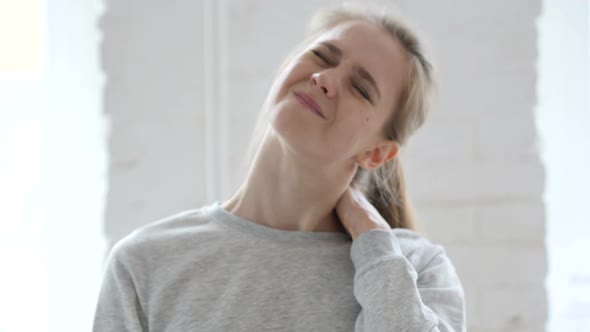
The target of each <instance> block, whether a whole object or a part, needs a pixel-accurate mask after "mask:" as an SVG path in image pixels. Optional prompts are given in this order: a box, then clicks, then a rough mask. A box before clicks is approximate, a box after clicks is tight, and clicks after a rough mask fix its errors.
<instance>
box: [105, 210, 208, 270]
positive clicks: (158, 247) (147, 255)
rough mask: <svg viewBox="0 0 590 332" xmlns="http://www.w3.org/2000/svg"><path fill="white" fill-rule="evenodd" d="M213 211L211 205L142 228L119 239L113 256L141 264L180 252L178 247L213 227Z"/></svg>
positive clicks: (162, 219)
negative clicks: (211, 212)
mask: <svg viewBox="0 0 590 332" xmlns="http://www.w3.org/2000/svg"><path fill="white" fill-rule="evenodd" d="M210 209H211V206H209V205H208V206H203V207H201V208H197V209H192V210H185V211H181V212H178V213H175V214H172V215H169V216H167V217H164V218H161V219H158V220H155V221H152V222H150V223H148V224H146V225H144V226H141V227H139V228H137V229H135V230H134V231H132V232H131V233H129V234H128V235H126V236H124V237H123V238H121V239H120V240H118V241H117V242H116V243H115V245H114V246H113V248H112V249H111V252H110V256H113V259H116V260H121V261H127V262H129V263H130V264H133V265H138V264H139V263H141V261H145V260H147V259H150V260H151V259H153V258H154V257H156V256H161V255H162V254H165V253H166V252H171V253H173V252H177V250H178V249H177V248H179V247H182V246H183V245H186V244H187V243H190V242H194V239H195V237H198V236H199V235H198V234H199V233H202V232H203V231H205V232H206V231H207V229H210V228H211V227H212V226H211V220H212V218H211V217H210ZM134 263H135V264H134Z"/></svg>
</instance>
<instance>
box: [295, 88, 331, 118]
mask: <svg viewBox="0 0 590 332" xmlns="http://www.w3.org/2000/svg"><path fill="white" fill-rule="evenodd" d="M293 94H295V97H297V99H298V100H299V102H300V103H301V104H303V106H305V107H306V108H307V109H309V110H310V111H312V112H314V113H316V114H317V115H319V116H321V117H322V118H324V119H326V116H325V115H324V113H323V112H322V109H321V108H320V105H318V103H316V102H315V100H313V98H312V97H311V96H310V95H308V94H306V93H304V92H297V91H295V92H293Z"/></svg>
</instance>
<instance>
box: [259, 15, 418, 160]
mask: <svg viewBox="0 0 590 332" xmlns="http://www.w3.org/2000/svg"><path fill="white" fill-rule="evenodd" d="M406 68H407V61H406V57H405V51H404V49H403V48H402V46H401V45H400V44H399V42H398V41H397V40H395V39H394V38H393V37H392V36H391V35H390V34H389V33H387V32H386V31H384V30H383V29H382V28H380V27H378V26H376V25H373V24H371V23H367V22H363V21H349V22H346V23H343V24H340V25H337V26H336V27H334V28H332V29H331V30H328V31H327V32H325V33H323V34H322V35H320V36H319V37H318V38H317V39H316V40H315V41H313V42H312V43H311V44H310V45H308V47H307V48H306V49H305V50H304V51H303V52H302V53H300V54H298V55H297V56H296V57H295V58H294V59H293V60H292V61H291V62H290V63H289V64H288V65H287V66H286V68H285V69H284V71H283V72H282V73H281V74H280V76H279V77H278V78H277V80H276V81H275V82H274V85H273V88H272V90H271V92H270V94H269V98H268V103H267V105H268V106H269V111H270V112H271V125H272V127H273V128H274V130H275V131H276V132H277V134H278V136H279V137H280V139H281V141H282V142H283V143H285V144H286V145H287V146H288V147H289V149H290V150H292V151H295V152H296V153H297V154H298V155H300V156H303V157H308V158H313V159H316V160H320V161H322V162H324V163H333V162H339V161H343V160H348V159H350V158H353V157H355V156H357V155H358V154H360V153H364V152H365V151H367V150H370V149H372V148H373V147H374V146H375V144H378V143H379V142H381V141H383V140H384V137H383V131H382V128H383V126H384V124H385V122H386V121H387V120H388V118H389V117H390V115H391V113H392V111H393V108H394V105H395V104H396V102H397V99H398V98H399V93H400V91H401V88H402V86H403V84H404V80H405V77H406V76H407V74H406V73H407V70H406Z"/></svg>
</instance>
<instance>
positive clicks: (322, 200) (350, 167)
mask: <svg viewBox="0 0 590 332" xmlns="http://www.w3.org/2000/svg"><path fill="white" fill-rule="evenodd" d="M269 133H270V134H267V136H265V138H264V141H263V144H262V146H261V148H260V149H259V150H258V153H257V154H256V157H255V159H254V162H253V164H252V167H251V168H250V171H249V172H248V175H247V177H246V179H245V181H244V182H243V183H242V185H241V186H240V188H239V189H238V191H237V192H236V193H235V194H234V195H233V196H232V197H231V198H230V199H229V200H228V201H226V202H224V203H223V204H222V207H223V208H224V209H225V210H227V211H228V212H230V213H232V214H235V215H237V216H240V217H242V218H244V219H247V220H250V221H252V222H255V223H258V224H261V225H265V226H268V227H271V228H276V229H282V230H290V231H306V232H346V231H345V229H344V228H343V226H342V224H341V223H340V221H339V219H338V217H337V215H336V213H335V211H334V208H335V207H336V204H337V203H338V200H339V199H340V197H341V196H342V194H343V193H344V191H345V190H346V188H347V186H348V185H349V183H350V181H351V180H352V177H353V176H354V174H355V171H356V167H357V166H355V165H354V163H353V162H352V161H350V162H347V163H346V165H342V163H340V164H339V165H334V164H332V165H327V166H326V165H317V164H316V165H313V164H310V162H306V161H304V160H301V158H294V156H293V155H292V154H290V153H289V152H288V150H287V149H285V148H283V147H281V144H280V142H279V140H278V137H276V136H273V134H272V130H271V131H269Z"/></svg>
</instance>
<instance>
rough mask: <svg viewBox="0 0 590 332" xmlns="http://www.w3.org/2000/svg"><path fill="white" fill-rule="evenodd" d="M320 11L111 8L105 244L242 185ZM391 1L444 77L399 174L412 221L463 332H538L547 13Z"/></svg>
mask: <svg viewBox="0 0 590 332" xmlns="http://www.w3.org/2000/svg"><path fill="white" fill-rule="evenodd" d="M381 2H385V1H381ZM321 3H328V1H311V0H306V1H297V2H295V1H274V0H247V1H246V0H224V1H219V2H216V1H213V0H211V1H198V2H195V1H176V2H167V3H164V2H162V3H159V2H156V3H146V2H142V1H139V0H135V1H133V0H130V1H113V2H110V3H109V4H108V6H107V12H106V14H105V16H104V18H103V20H102V23H101V27H102V30H103V33H104V43H103V45H102V55H103V69H104V71H105V73H106V75H107V85H106V91H105V107H106V112H107V113H108V114H109V115H110V116H111V118H112V133H111V136H110V149H111V165H110V166H111V168H110V191H109V196H108V206H107V214H106V216H107V218H106V231H107V236H108V237H109V239H110V240H111V241H115V240H117V239H118V238H120V237H121V236H123V235H124V234H126V233H127V232H129V231H130V230H131V229H133V228H135V227H137V226H139V225H141V224H145V223H148V222H150V221H153V220H155V219H156V218H159V217H162V216H164V215H166V214H170V213H173V212H176V211H177V210H179V209H184V208H193V207H198V206H201V205H203V204H206V203H207V202H210V201H211V200H216V199H224V198H227V196H228V195H229V194H230V193H231V192H232V191H233V190H234V189H235V188H236V187H237V185H238V184H239V182H240V181H241V179H242V176H243V173H241V172H240V171H239V170H238V165H239V163H240V162H241V160H242V157H243V153H244V151H245V148H246V146H247V140H248V138H249V135H250V131H251V129H252V127H253V125H254V121H255V119H256V116H257V112H258V109H259V106H260V105H261V103H262V101H263V98H264V96H265V92H266V90H267V89H268V87H269V84H270V78H271V77H272V74H273V72H274V71H275V70H276V69H277V67H278V65H279V64H280V62H281V61H282V58H283V57H284V56H285V55H286V54H287V52H288V51H289V50H290V47H292V46H293V45H294V44H295V43H296V42H297V41H298V40H299V39H300V38H301V36H302V33H303V28H304V23H305V22H306V20H307V18H308V17H309V15H310V14H311V13H312V12H313V10H314V9H315V8H317V7H318V6H319V4H321ZM397 3H398V4H399V5H400V7H401V8H402V9H403V10H404V11H405V12H406V14H407V15H408V16H410V18H412V19H413V20H414V21H415V22H416V23H417V24H418V26H420V27H421V28H422V30H423V31H424V32H425V33H426V34H427V35H428V36H429V39H430V42H431V44H432V47H433V50H434V54H435V56H436V59H437V62H438V64H439V71H440V81H441V82H440V85H441V89H440V90H441V91H440V97H439V99H438V102H437V103H436V107H435V109H434V111H433V114H432V117H431V118H430V120H429V122H428V124H427V125H426V126H425V127H424V128H423V129H422V130H421V131H420V132H419V133H418V134H417V136H416V137H415V139H413V140H412V141H411V142H410V144H409V146H408V150H407V151H406V152H405V165H406V167H405V168H406V170H407V171H406V172H407V175H408V182H409V188H410V191H411V194H412V196H413V198H414V201H415V203H416V206H417V208H418V214H419V217H421V219H422V220H423V224H424V226H425V228H426V230H427V231H428V233H429V234H430V236H431V238H432V239H433V241H435V242H439V243H441V244H443V245H445V246H446V248H447V249H448V252H449V254H450V256H451V258H452V259H453V261H454V263H455V265H456V267H457V269H458V271H459V274H460V276H461V278H462V280H463V283H464V286H465V289H466V295H467V306H468V323H469V328H468V330H469V331H542V330H543V329H544V325H545V320H546V317H547V312H546V311H547V309H546V304H545V301H546V297H545V291H544V279H545V275H546V269H547V266H546V253H545V245H544V239H545V226H544V225H545V214H544V206H543V201H542V194H543V190H544V169H543V166H542V165H541V162H540V159H539V154H538V151H537V149H536V145H535V142H536V139H537V134H536V129H535V122H534V114H533V110H534V107H535V104H536V95H535V87H536V82H537V74H536V72H535V63H536V59H537V44H536V41H537V31H536V26H535V22H536V20H537V17H538V16H539V14H540V10H541V8H540V0H528V1H518V2H515V1H508V0H503V1H486V2H482V1H478V2H473V1H467V0H457V1H452V2H451V1H427V0H420V1H416V0H414V1H409V0H408V1H399V2H397ZM206 18H209V19H210V20H209V19H206ZM213 18H214V19H213ZM205 46H207V47H205ZM212 56H217V57H215V58H214V59H212V58H211V57H212ZM211 66H213V67H214V68H211ZM205 91H210V92H212V93H215V95H214V97H213V98H212V97H211V96H210V95H209V96H207V95H204V92H205ZM215 138H220V139H218V140H217V139H215ZM208 143H209V145H208ZM211 144H214V147H215V149H212V148H211V146H212V145H211ZM216 151H218V153H217V152H216ZM211 158H213V159H211ZM213 168H214V169H213ZM211 176H213V177H214V178H211ZM207 185H209V186H215V188H207Z"/></svg>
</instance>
